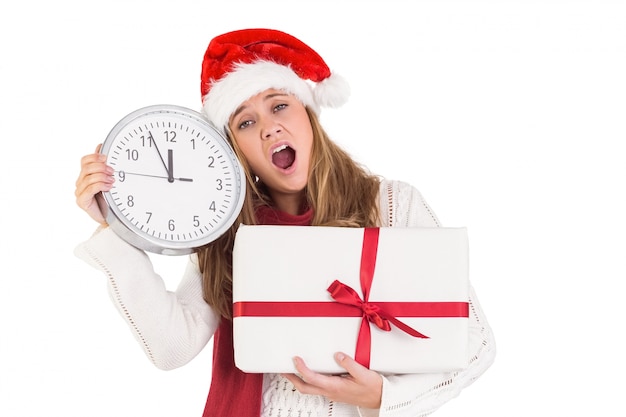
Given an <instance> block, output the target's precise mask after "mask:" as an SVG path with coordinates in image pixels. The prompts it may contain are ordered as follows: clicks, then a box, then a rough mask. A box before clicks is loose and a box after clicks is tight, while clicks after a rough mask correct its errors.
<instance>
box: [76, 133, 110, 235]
mask: <svg viewBox="0 0 626 417" xmlns="http://www.w3.org/2000/svg"><path fill="white" fill-rule="evenodd" d="M100 148H101V145H98V146H97V147H96V153H93V154H89V155H86V156H84V157H82V158H81V170H80V173H79V175H78V179H77V180H76V189H75V191H74V194H75V196H76V204H77V205H78V206H79V207H80V208H81V209H83V210H85V211H86V212H87V213H88V214H89V215H90V216H91V217H92V218H93V219H94V220H96V221H97V222H99V223H101V224H105V220H104V216H103V215H102V213H101V212H100V209H99V207H98V204H97V201H96V199H95V195H96V194H97V193H99V192H102V191H109V190H110V189H111V187H112V186H113V183H114V181H115V179H114V177H113V174H114V171H113V169H112V168H111V167H109V166H107V164H106V155H102V154H100V153H98V152H99V150H100Z"/></svg>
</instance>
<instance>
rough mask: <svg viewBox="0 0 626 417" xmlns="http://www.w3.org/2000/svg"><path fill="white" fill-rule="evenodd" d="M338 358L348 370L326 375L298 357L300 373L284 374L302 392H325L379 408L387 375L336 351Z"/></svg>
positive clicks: (365, 405) (322, 393)
mask: <svg viewBox="0 0 626 417" xmlns="http://www.w3.org/2000/svg"><path fill="white" fill-rule="evenodd" d="M335 360H336V361H337V363H338V364H339V366H341V367H342V368H344V369H345V370H346V371H347V372H348V374H347V375H342V376H331V375H323V374H319V373H317V372H313V371H312V370H310V369H309V368H308V367H307V366H306V364H305V363H304V361H303V360H302V358H300V357H295V358H294V364H295V366H296V369H297V370H298V373H299V375H295V374H283V376H284V377H285V378H287V379H288V380H289V381H291V383H292V384H293V385H294V386H295V387H296V389H297V390H298V391H300V393H302V394H311V395H323V396H325V397H327V398H328V399H330V400H333V401H338V402H342V403H347V404H352V405H356V406H358V407H365V408H379V407H380V401H381V397H382V392H383V379H382V377H381V376H380V375H379V374H378V373H377V372H374V371H370V370H369V369H367V368H366V367H364V366H363V365H361V364H360V363H358V362H356V361H355V360H354V359H352V358H350V357H349V356H348V355H346V354H344V353H336V354H335Z"/></svg>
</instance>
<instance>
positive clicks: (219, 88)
mask: <svg viewBox="0 0 626 417" xmlns="http://www.w3.org/2000/svg"><path fill="white" fill-rule="evenodd" d="M330 78H332V77H330ZM325 81H327V80H324V81H323V82H322V83H324V82H325ZM320 84H321V83H320ZM268 88H275V89H278V90H283V91H286V92H287V93H290V94H293V95H294V96H296V97H297V98H298V99H299V100H300V101H301V102H302V104H304V105H305V106H307V107H310V108H311V109H312V110H313V111H315V112H316V113H319V105H318V103H317V101H316V99H315V96H314V93H313V89H312V87H311V85H310V84H309V83H307V82H306V81H305V80H303V79H302V78H300V77H298V75H296V73H295V72H293V71H292V70H291V69H289V68H288V67H286V66H284V65H280V64H276V63H274V62H271V61H256V62H254V63H251V64H242V63H240V64H236V65H235V68H234V69H233V71H231V72H229V73H228V75H226V76H225V77H224V78H222V79H220V80H217V81H215V82H214V83H213V85H212V86H211V89H210V90H209V93H208V94H207V95H206V96H205V97H204V100H203V104H202V109H203V111H204V113H205V115H206V116H207V117H208V118H209V120H210V121H211V122H212V123H213V124H214V125H215V126H216V127H217V128H219V129H224V130H226V128H227V126H228V121H229V119H230V116H231V115H232V114H233V112H234V111H235V110H237V107H239V106H240V105H241V103H243V102H244V101H246V100H248V99H249V98H250V97H252V96H254V95H256V94H258V93H260V92H262V91H265V90H267V89H268ZM322 96H324V94H323V95H322ZM323 99H324V100H326V98H325V97H323ZM331 101H332V98H331ZM344 101H345V100H344Z"/></svg>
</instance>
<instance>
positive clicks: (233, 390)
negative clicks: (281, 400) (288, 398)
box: [202, 206, 313, 417]
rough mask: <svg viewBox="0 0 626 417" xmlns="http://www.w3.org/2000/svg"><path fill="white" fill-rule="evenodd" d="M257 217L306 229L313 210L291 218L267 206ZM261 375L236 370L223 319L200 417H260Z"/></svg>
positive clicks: (226, 321) (229, 326)
mask: <svg viewBox="0 0 626 417" xmlns="http://www.w3.org/2000/svg"><path fill="white" fill-rule="evenodd" d="M256 216H257V219H258V221H259V223H260V224H265V225H284V226H309V225H310V224H311V220H312V219H313V210H312V209H308V210H306V211H305V212H304V213H303V214H300V215H297V216H294V215H291V214H288V213H285V212H282V211H277V210H275V209H273V208H271V207H268V206H262V207H259V208H258V209H257V211H256ZM262 390H263V374H248V373H245V372H242V371H240V370H239V369H238V368H237V367H235V359H234V352H233V322H232V321H231V320H229V319H225V318H222V321H221V323H220V326H219V328H218V329H217V331H216V332H215V334H214V335H213V371H212V377H211V388H210V389H209V396H208V398H207V401H206V406H205V408H204V413H203V415H202V416H203V417H227V416H236V417H259V416H260V415H261V395H262Z"/></svg>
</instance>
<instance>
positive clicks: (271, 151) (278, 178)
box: [229, 89, 313, 205]
mask: <svg viewBox="0 0 626 417" xmlns="http://www.w3.org/2000/svg"><path fill="white" fill-rule="evenodd" d="M229 128H230V131H231V133H232V135H233V140H234V141H235V142H236V143H237V146H238V147H239V148H240V150H241V151H242V152H243V154H244V156H245V157H246V160H247V161H248V163H249V164H250V167H251V169H252V172H253V173H254V174H255V175H256V176H258V177H259V178H260V179H261V181H262V182H263V183H264V184H265V185H266V186H267V187H268V188H269V190H270V194H271V195H272V198H273V199H274V201H275V202H276V203H277V204H278V205H280V200H282V199H295V198H296V197H297V198H299V199H301V198H302V195H303V190H304V188H305V186H306V184H307V181H308V175H309V164H310V159H311V147H312V145H313V129H312V127H311V122H310V120H309V117H308V115H307V112H306V109H305V107H304V105H303V104H302V103H301V102H300V101H299V100H298V99H297V98H295V97H294V96H292V95H290V94H287V93H285V92H283V91H281V90H275V89H269V90H265V91H263V92H262V93H260V94H257V95H256V96H253V97H251V98H250V99H248V100H246V101H245V102H243V103H242V104H241V106H239V107H238V108H237V110H236V111H235V112H234V113H233V115H232V116H231V118H230V121H229Z"/></svg>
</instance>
